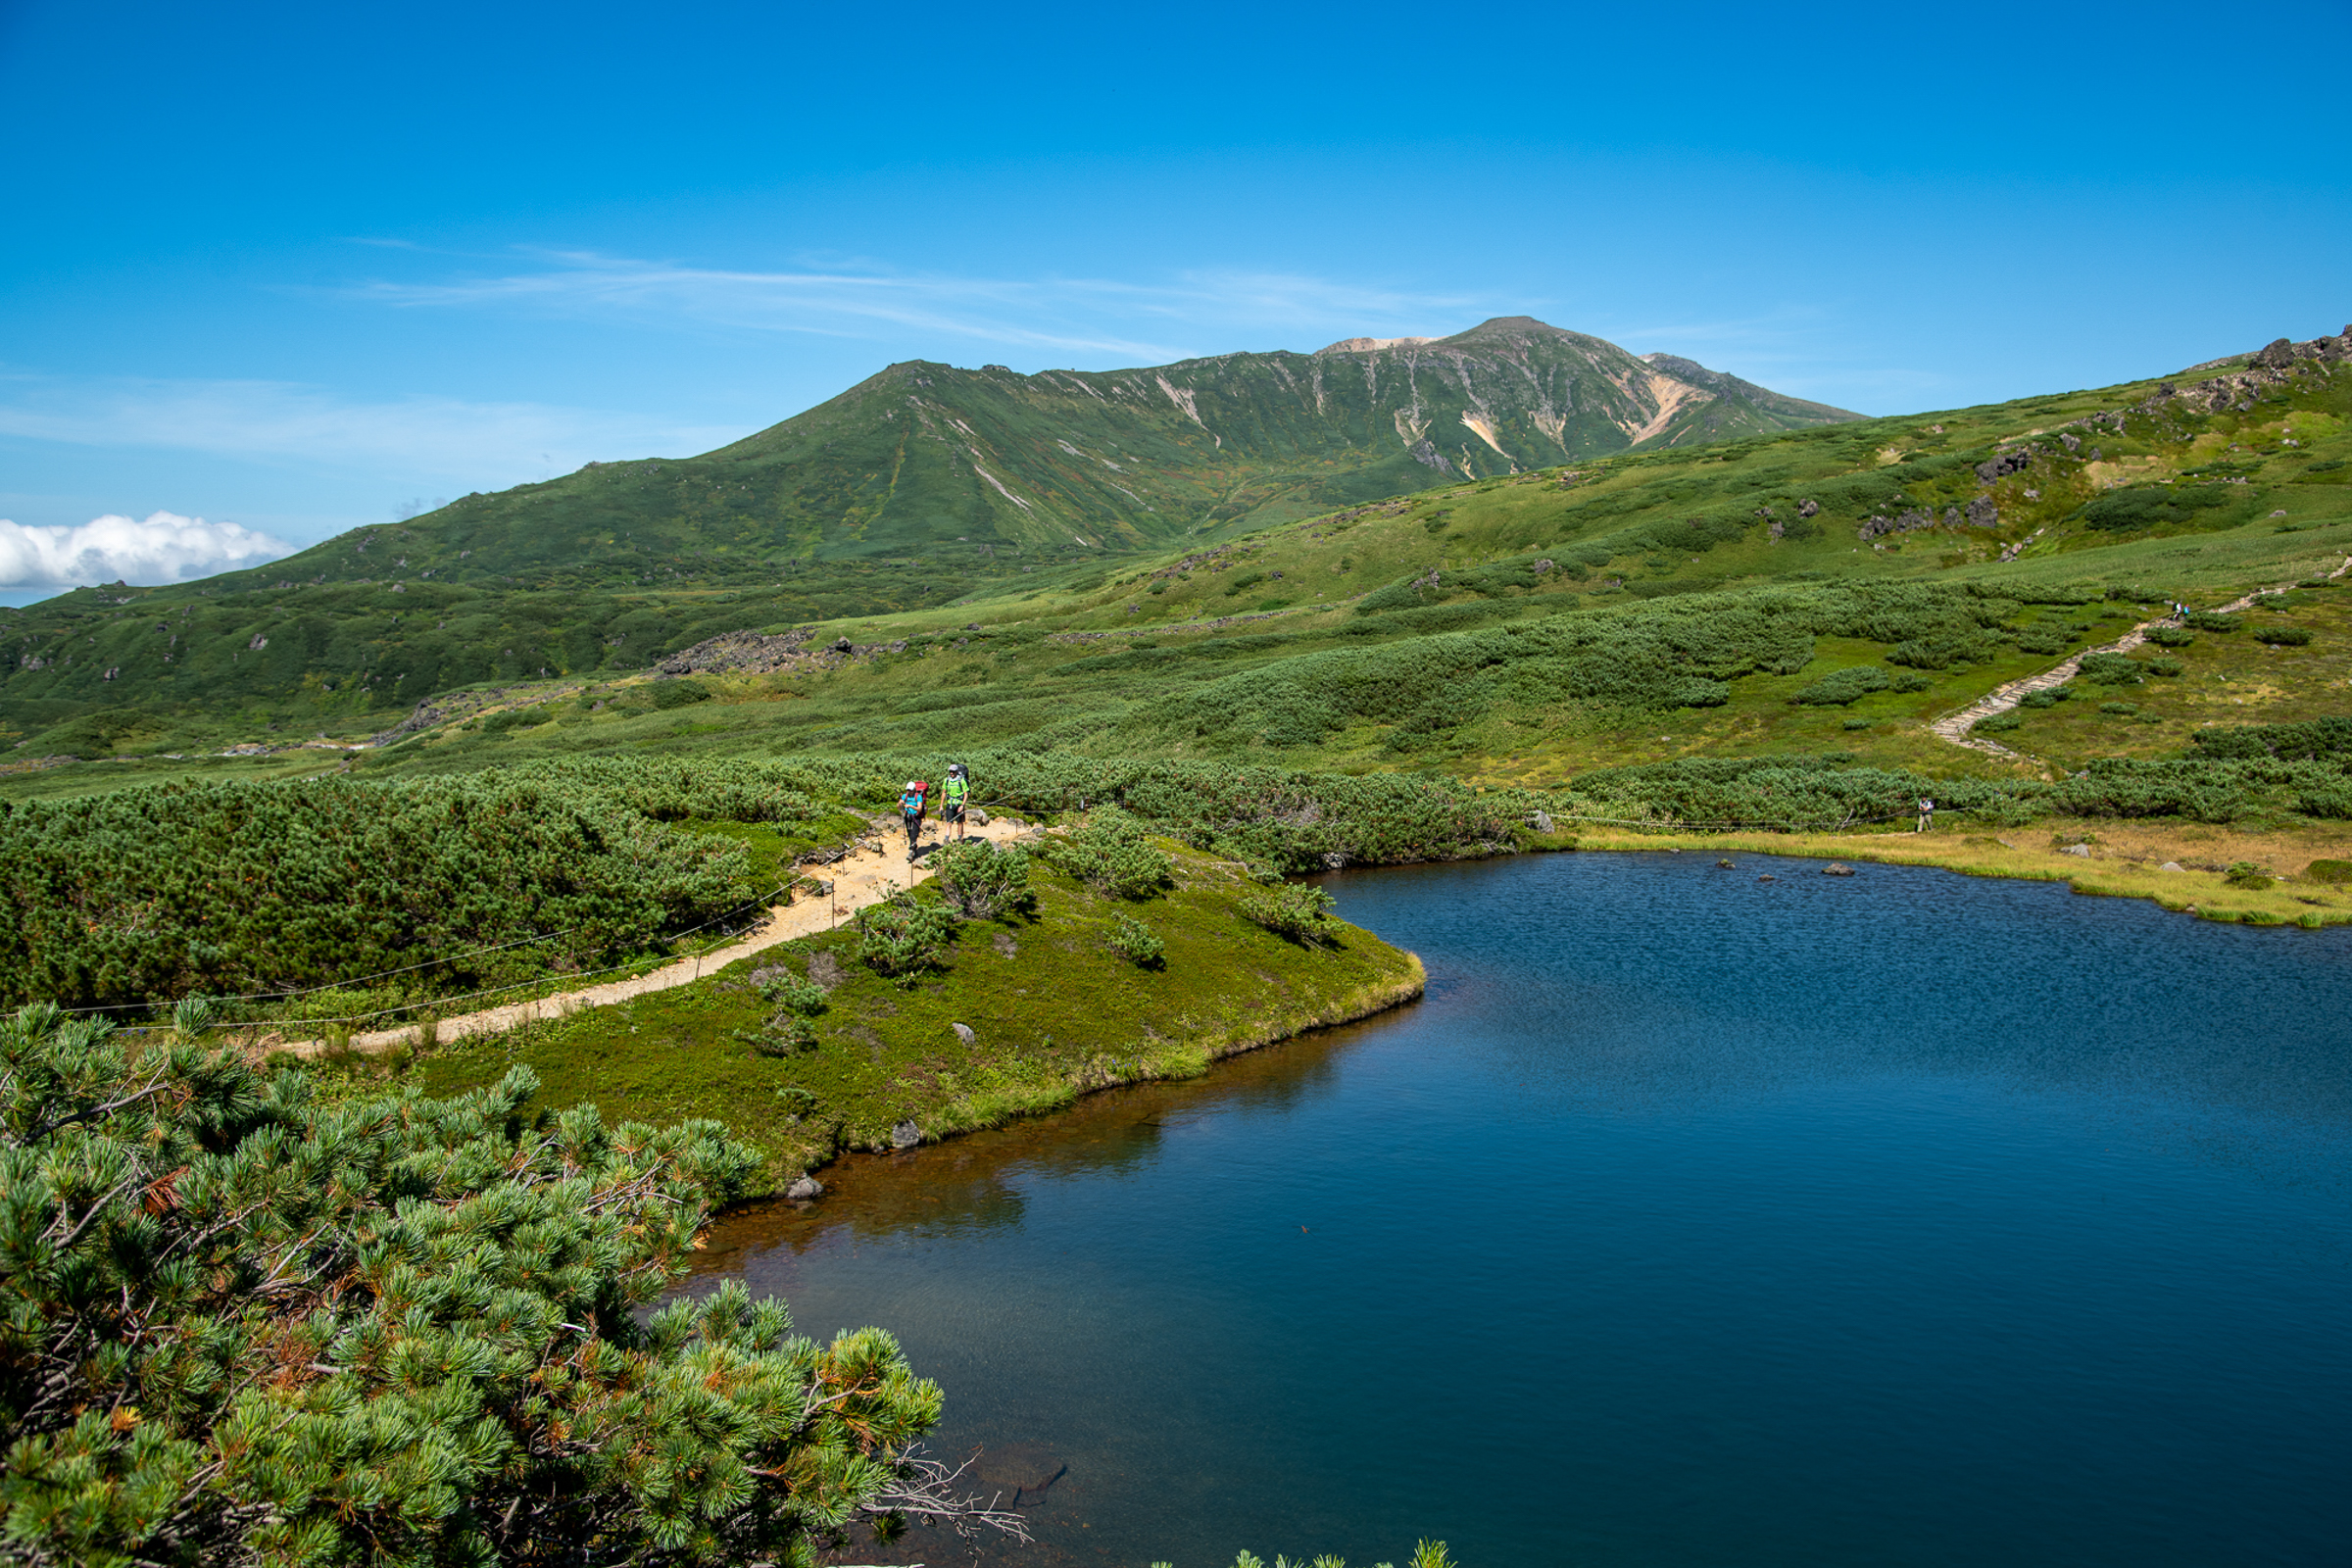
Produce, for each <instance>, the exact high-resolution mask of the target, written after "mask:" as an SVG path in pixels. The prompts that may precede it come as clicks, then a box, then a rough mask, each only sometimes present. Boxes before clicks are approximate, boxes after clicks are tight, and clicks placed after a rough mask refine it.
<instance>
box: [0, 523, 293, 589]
mask: <svg viewBox="0 0 2352 1568" xmlns="http://www.w3.org/2000/svg"><path fill="white" fill-rule="evenodd" d="M293 549H294V547H293V546H292V545H290V544H287V543H286V542H285V541H283V540H281V539H272V538H270V536H269V535H268V534H265V533H255V532H254V531H253V530H251V529H249V528H243V527H239V526H238V525H237V524H236V523H233V522H207V521H205V520H204V519H203V518H202V517H183V516H181V515H178V514H177V513H174V512H158V513H153V514H151V515H149V516H148V517H147V518H146V520H145V521H143V522H134V521H132V520H131V519H130V518H128V517H119V516H114V515H108V516H104V517H93V518H91V519H90V520H89V521H88V522H85V523H82V524H81V525H80V526H78V527H72V528H68V527H27V526H25V525H24V524H21V523H16V522H12V521H10V520H9V519H7V518H6V517H0V586H7V587H60V588H65V587H75V586H86V585H90V584H95V583H102V582H116V581H123V582H131V583H137V584H141V585H146V586H153V585H155V584H159V583H170V582H185V581H186V580H188V579H189V578H191V577H209V576H211V575H212V574H213V573H215V572H219V571H235V570H238V569H239V568H241V567H245V566H258V565H260V564H262V563H263V562H266V561H275V560H276V559H277V558H278V557H280V556H283V555H289V554H291V553H292V552H293Z"/></svg>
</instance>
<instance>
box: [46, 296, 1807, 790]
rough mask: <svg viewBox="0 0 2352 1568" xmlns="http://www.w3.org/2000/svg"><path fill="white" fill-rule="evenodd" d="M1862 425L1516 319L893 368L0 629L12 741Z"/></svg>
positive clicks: (782, 615)
mask: <svg viewBox="0 0 2352 1568" xmlns="http://www.w3.org/2000/svg"><path fill="white" fill-rule="evenodd" d="M1852 417H1854V416H1851V415H1848V414H1845V413H1844V412H1842V411H1840V410H1837V409H1832V408H1827V407H1824V406H1822V405H1819V404H1812V403H1805V402H1803V401H1801V400H1798V399H1795V398H1789V397H1784V396H1782V395H1780V394H1778V393H1774V392H1771V391H1768V390H1766V389H1765V388H1762V387H1758V386H1754V385H1751V384H1749V383H1747V382H1745V381H1741V380H1740V379H1738V378H1737V377H1734V376H1728V375H1723V374H1721V373H1719V372H1716V371H1712V370H1708V369H1706V368H1703V367H1700V366H1696V365H1692V364H1691V363H1690V362H1688V361H1684V360H1664V359H1661V360H1659V361H1658V362H1657V363H1655V364H1653V363H1650V362H1648V361H1643V360H1641V359H1637V358H1635V357H1634V356H1632V355H1630V354H1628V353H1626V352H1625V351H1624V350H1623V349H1620V348H1618V347H1616V346H1615V345H1613V344H1610V343H1606V342H1603V341H1602V340H1600V339H1599V338H1594V337H1588V336H1585V335H1583V334H1581V333H1576V332H1567V331H1562V330H1560V329H1558V328H1555V327H1550V326H1546V325H1544V323H1543V322H1540V321H1535V320H1531V319H1527V318H1524V317H1519V318H1508V319H1499V320H1495V321H1489V322H1487V323H1485V324H1483V325H1481V326H1478V327H1475V328H1473V329H1471V330H1470V331H1468V332H1464V333H1460V334H1457V335H1456V336H1454V337H1451V338H1446V339H1442V340H1437V341H1434V342H1416V343H1412V344H1404V345H1390V346H1386V347H1379V348H1361V347H1349V346H1346V345H1335V346H1334V347H1333V348H1331V349H1329V350H1326V351H1324V352H1322V353H1318V354H1292V353H1273V354H1227V355H1218V356H1216V357H1214V358H1210V359H1202V360H1191V361H1186V362H1184V363H1181V364H1177V365H1168V366H1159V367H1151V368H1142V369H1131V370H1110V371H1062V370H1049V371H1044V372H1041V373H1039V374H1036V375H1020V374H1016V373H1014V372H1013V371H1010V370H1007V369H1005V368H1004V367H1002V366H986V367H983V368H979V369H976V370H973V369H962V368H956V367H955V366H949V365H932V364H924V363H909V364H906V365H897V366H893V367H891V368H888V369H887V370H884V371H882V372H881V373H880V374H878V375H875V376H872V377H869V378H868V379H867V380H865V381H864V382H861V383H860V384H858V386H856V387H853V388H851V389H850V390H849V391H847V392H845V393H843V394H842V395H841V396H839V397H837V398H834V399H832V400H831V401H830V402H827V403H825V404H823V405H822V406H820V407H818V408H815V409H811V410H809V412H807V413H806V414H802V415H798V416H795V417H792V418H790V419H787V420H785V421H783V422H782V423H781V424H778V425H775V426H773V427H772V428H769V429H766V430H762V431H760V432H759V433H758V434H756V435H753V436H750V437H747V438H746V439H744V440H742V441H739V442H737V443H735V444H733V445H731V446H727V447H723V448H721V449H719V450H718V451H715V452H710V453H705V454H703V455H702V456H700V457H696V458H689V459H682V460H651V459H649V460H639V461H631V462H621V463H593V464H590V465H588V466H586V467H584V468H582V469H580V470H579V471H578V472H576V473H570V474H565V475H564V476H562V477H559V478H552V479H549V480H547V481H545V482H543V483H538V484H528V485H520V486H517V487H515V489H512V490H508V491H504V492H501V493H499V494H496V495H471V496H466V497H463V498H461V499H460V500H458V501H455V502H452V503H448V504H445V505H441V506H439V507H437V508H436V509H435V510H433V511H431V512H429V513H427V514H425V515H421V516H417V517H412V518H409V519H407V520H405V521H401V522H397V523H390V524H386V525H384V526H382V527H375V528H361V529H355V530H353V531H352V532H350V533H347V534H344V535H341V536H339V537H337V538H335V539H331V540H328V541H326V542H325V543H323V544H320V545H318V546H316V547H314V548H312V549H310V550H306V551H303V552H301V553H300V554H298V555H295V556H292V557H289V558H287V559H286V560H283V561H279V562H273V563H271V564H270V565H268V566H266V567H262V568H258V569H256V570H253V571H244V572H233V573H229V574H226V575H224V576H221V577H218V578H213V579H210V580H208V581H206V582H202V583H193V584H182V585H178V586H174V587H171V588H160V589H136V588H123V587H114V588H97V589H85V590H80V591H77V592H75V593H73V594H71V595H68V596H66V597H64V598H63V599H60V600H56V601H52V602H50V603H49V604H46V605H43V606H40V607H38V608H36V609H35V610H33V611H31V612H28V613H22V614H16V615H9V616H4V617H0V623H4V625H0V632H4V634H5V636H6V638H7V641H8V643H9V644H10V645H11V652H12V657H11V658H10V659H9V660H8V661H6V662H4V663H0V727H5V728H6V729H7V730H8V731H10V733H9V734H8V735H7V736H6V737H5V739H6V740H7V741H9V742H13V741H15V740H19V739H24V738H27V737H30V736H34V735H37V734H39V733H40V732H42V731H43V730H46V729H50V728H53V727H55V726H56V725H58V724H60V723H62V722H65V721H68V720H74V719H89V720H92V721H93V722H92V723H91V724H86V725H84V726H83V728H82V729H81V730H79V731H76V732H75V733H73V734H72V735H67V736H61V737H58V738H57V739H56V740H53V741H52V742H50V743H49V744H51V745H52V746H55V747H57V748H59V749H62V750H67V751H73V752H75V753H76V754H86V753H88V752H89V751H91V750H93V749H98V750H105V749H113V750H116V751H124V750H129V751H138V752H155V751H177V750H183V749H185V748H186V747H188V746H193V745H202V744H204V743H206V742H208V741H217V740H218V739H220V738H221V736H222V735H224V734H226V733H228V732H230V731H231V730H232V729H234V728H242V729H243V730H246V731H250V732H252V733H253V735H254V736H256V737H263V736H270V735H274V736H276V737H278V738H279V739H281V740H283V739H286V738H290V737H294V736H307V735H311V734H314V733H316V732H318V731H320V730H324V731H326V732H328V733H331V734H334V735H344V734H353V733H357V734H365V733H368V732H369V731H372V730H380V729H382V728H384V727H385V725H386V724H387V723H388V722H390V721H391V720H392V719H393V718H394V717H395V716H396V715H397V714H399V713H400V712H402V711H405V710H407V709H409V708H411V707H413V706H414V705H415V704H416V703H417V701H418V700H419V699H421V698H424V697H428V696H430V695H432V694H433V693H434V692H437V691H440V690H442V689H444V688H447V687H451V686H460V685H465V684H467V683H469V682H480V681H509V682H512V681H517V680H532V679H539V678H545V677H553V676H558V675H569V676H574V677H581V676H589V675H600V674H601V675H611V674H613V673H617V672H623V671H628V670H634V669H639V668H642V667H644V665H645V664H646V663H648V662H650V661H651V660H653V659H654V658H656V657H658V656H660V655H661V654H663V653H666V652H669V651H671V650H673V649H676V648H679V647H683V646H686V645H688V644H691V643H694V642H696V641H698V640H700V639H702V638H705V637H708V636H711V634H713V633H716V632H723V631H728V630H732V629H735V628H738V627H744V626H760V625H767V624H774V623H789V622H795V621H807V620H811V619H817V620H823V619H831V618H836V617H843V616H871V615H874V614H877V613H891V612H900V611H914V610H921V609H924V608H927V607H936V606H941V605H945V604H949V603H951V602H954V601H957V600H960V599H962V598H964V597H965V596H967V595H968V594H970V593H972V592H974V591H975V590H991V589H1003V588H1005V587H1008V586H1009V585H1011V584H1014V583H1019V584H1020V585H1021V586H1022V587H1023V588H1024V589H1026V588H1029V587H1034V586H1037V585H1039V584H1044V583H1054V584H1057V585H1059V586H1062V587H1071V586H1075V585H1081V584H1085V583H1087V582H1089V581H1096V582H1099V581H1100V580H1101V579H1102V576H1103V573H1104V572H1105V570H1106V569H1116V568H1117V567H1118V566H1120V565H1122V564H1124V563H1126V562H1127V561H1129V560H1131V559H1132V558H1133V556H1134V555H1135V553H1136V552H1139V551H1148V550H1152V549H1156V548H1160V547H1163V546H1166V545H1169V544H1171V543H1174V542H1178V541H1185V542H1193V543H1198V542H1204V541H1213V540H1216V539H1221V538H1224V537H1227V536H1229V535H1231V534H1234V533H1237V532H1244V531H1248V530H1249V529H1251V528H1254V527H1257V526H1260V525H1262V524H1264V523H1267V522H1270V521H1280V520H1286V519H1290V518H1296V517H1300V516H1305V515H1313V514H1316V513H1319V512H1322V511H1325V510H1328V509H1329V508H1331V507H1333V506H1337V505H1342V504H1345V503H1348V502H1351V501H1360V500H1364V499H1377V498H1380V497H1385V496H1390V495H1395V494H1398V493H1408V492H1411V491H1415V490H1419V489H1423V488H1426V487H1429V486H1433V485H1443V484H1447V483H1451V482H1453V481H1456V480H1459V479H1461V478H1463V477H1465V476H1473V477H1475V476H1484V475H1488V474H1495V473H1512V472H1518V471H1522V470H1526V469H1531V468H1535V467H1539V466H1544V465H1546V464H1556V463H1559V462H1561V461H1563V460H1567V459H1573V458H1580V457H1586V456H1593V455H1597V454H1606V453H1612V452H1621V451H1627V450H1646V449H1651V448H1679V447H1691V446H1697V445H1701V444H1704V443H1707V442H1712V441H1721V440H1726V439H1731V438H1736V437H1740V436H1747V435H1753V434H1756V433H1759V432H1764V431H1772V430H1781V429H1790V428H1799V427H1805V426H1810V425H1816V424H1820V423H1823V422H1824V421H1834V420H1838V419H1849V418H1852ZM240 738H242V737H240Z"/></svg>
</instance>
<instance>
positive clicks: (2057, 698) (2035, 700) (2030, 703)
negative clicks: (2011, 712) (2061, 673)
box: [2017, 686, 2075, 708]
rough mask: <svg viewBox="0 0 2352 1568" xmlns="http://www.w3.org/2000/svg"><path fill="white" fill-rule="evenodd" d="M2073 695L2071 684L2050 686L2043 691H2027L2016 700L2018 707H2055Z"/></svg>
mask: <svg viewBox="0 0 2352 1568" xmlns="http://www.w3.org/2000/svg"><path fill="white" fill-rule="evenodd" d="M2074 695H2075V692H2074V688H2073V687H2071V686H2052V687H2050V688H2048V689H2047V690H2045V691H2038V692H2028V693H2026V695H2025V696H2023V697H2020V698H2019V699H2018V700H2017V706H2018V707H2020V708H2056V707H2057V706H2058V705H2059V704H2060V703H2063V702H2065V701H2066V700H2067V699H2068V698H2070V697H2072V696H2074Z"/></svg>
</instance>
